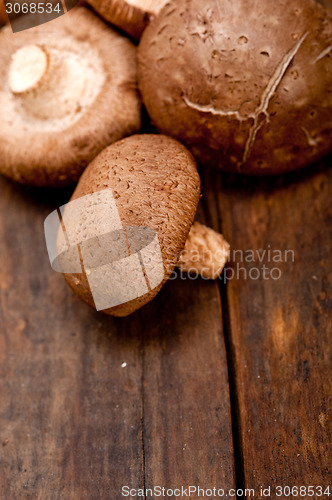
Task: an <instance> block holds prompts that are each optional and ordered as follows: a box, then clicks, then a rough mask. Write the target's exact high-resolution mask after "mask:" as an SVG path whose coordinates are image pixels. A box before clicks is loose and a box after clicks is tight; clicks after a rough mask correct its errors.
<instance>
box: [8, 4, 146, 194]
mask: <svg viewBox="0 0 332 500" xmlns="http://www.w3.org/2000/svg"><path fill="white" fill-rule="evenodd" d="M49 26H50V29H49V30H47V31H46V30H45V27H43V26H42V27H37V28H33V29H30V30H27V31H23V32H20V33H15V34H13V33H12V32H11V29H10V27H5V28H3V29H2V30H1V32H0V61H1V64H0V108H1V130H0V158H1V161H0V171H1V172H2V173H3V174H5V175H7V176H9V177H11V178H13V179H14V180H16V181H19V182H22V183H25V184H32V185H36V186H61V185H66V184H71V183H73V182H76V181H77V180H78V178H79V176H80V175H81V173H82V171H83V170H84V168H85V166H86V165H87V164H88V163H89V162H90V161H91V160H92V159H93V158H94V157H95V156H96V155H97V154H98V153H99V152H100V151H101V150H102V149H103V148H105V147H106V146H107V145H109V144H111V143H113V142H115V141H117V140H119V139H120V138H122V137H125V136H126V135H130V134H131V133H134V132H136V131H138V130H139V128H140V120H141V105H140V100H139V97H138V94H137V88H136V86H137V85H136V80H137V75H136V48H135V47H134V45H133V44H132V43H131V42H130V41H129V40H128V39H127V38H125V37H122V36H121V35H119V34H118V33H116V32H115V31H113V30H111V29H110V28H109V27H108V26H106V25H105V24H104V23H103V22H102V21H101V20H100V19H98V18H96V16H94V15H93V14H92V13H91V12H89V11H88V10H87V9H85V8H76V9H74V10H72V11H71V12H69V13H67V14H66V15H65V16H62V17H61V18H59V19H56V20H54V21H52V22H51V23H49ZM51 26H52V29H51Z"/></svg>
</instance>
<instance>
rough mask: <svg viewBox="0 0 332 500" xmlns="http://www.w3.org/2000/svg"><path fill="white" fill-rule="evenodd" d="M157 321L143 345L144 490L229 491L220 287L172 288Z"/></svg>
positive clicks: (203, 284) (184, 285) (230, 463)
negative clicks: (190, 487)
mask: <svg viewBox="0 0 332 500" xmlns="http://www.w3.org/2000/svg"><path fill="white" fill-rule="evenodd" d="M174 285H177V286H176V289H175V286H174ZM175 317H176V318H177V319H176V322H174V318H175ZM159 318H160V323H159V324H156V325H155V327H154V328H152V329H150V331H149V333H148V335H147V336H146V338H145V343H144V360H145V363H144V449H145V470H146V486H147V488H152V486H153V485H165V486H166V485H168V486H169V487H171V488H175V487H177V488H179V487H181V486H182V485H183V486H185V487H186V486H188V485H193V486H200V487H202V488H211V487H212V488H213V487H219V488H227V489H228V488H232V487H233V486H234V485H235V482H234V468H233V451H232V437H231V424H230V418H231V415H230V408H229V394H228V380H227V362H226V355H225V346H224V342H223V336H222V328H221V308H220V301H219V297H218V289H217V284H216V283H213V282H207V281H205V282H204V281H203V280H201V279H199V280H197V281H194V282H191V281H190V280H188V279H186V280H185V281H181V280H179V281H178V282H177V283H175V282H170V283H168V284H167V285H166V287H165V289H164V301H163V302H160V308H159ZM160 324H161V325H162V327H160ZM170 498H172V497H170ZM191 498H199V496H198V495H197V494H194V495H192V496H191Z"/></svg>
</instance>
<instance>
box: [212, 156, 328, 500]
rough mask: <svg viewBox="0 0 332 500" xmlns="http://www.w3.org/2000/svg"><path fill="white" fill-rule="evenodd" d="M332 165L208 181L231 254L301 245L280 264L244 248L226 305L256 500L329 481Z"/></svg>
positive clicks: (242, 460) (240, 457) (238, 431)
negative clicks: (264, 490)
mask: <svg viewBox="0 0 332 500" xmlns="http://www.w3.org/2000/svg"><path fill="white" fill-rule="evenodd" d="M331 165H332V161H331V160H327V161H326V162H325V166H324V165H321V166H319V167H316V168H313V169H311V170H308V171H305V172H302V173H296V174H293V175H291V176H287V177H283V178H274V179H261V180H258V179H250V178H248V179H245V178H239V177H232V176H224V177H223V178H221V177H220V176H214V175H213V176H212V177H210V178H207V180H206V182H205V190H206V192H207V195H208V196H207V197H208V201H206V202H205V204H206V205H207V206H210V207H212V208H210V214H212V215H211V216H210V217H211V219H212V220H214V219H215V216H213V213H216V212H218V213H219V214H220V217H221V219H220V226H222V228H223V231H224V234H225V236H226V238H227V239H228V241H229V242H230V243H231V247H232V249H233V250H237V249H239V250H242V251H245V250H253V251H257V250H259V249H265V250H269V249H270V250H271V252H272V251H274V250H279V251H281V252H285V251H286V250H292V251H294V262H293V261H292V260H293V259H292V257H291V255H290V254H287V255H288V262H285V254H284V253H283V254H282V255H283V260H284V262H274V261H273V258H277V255H278V259H280V254H276V253H273V257H272V256H270V259H269V258H268V255H266V256H265V258H264V260H263V262H259V260H258V258H257V257H256V262H245V261H241V255H240V254H239V253H237V254H236V256H235V257H233V258H232V262H231V263H230V265H229V267H230V269H229V271H228V277H230V276H231V272H232V271H231V270H233V271H234V272H235V277H234V279H230V280H229V281H228V285H227V295H225V300H224V301H223V303H224V304H223V305H224V311H225V309H226V306H227V309H228V312H227V315H226V317H225V324H226V325H227V326H226V334H227V338H228V340H227V347H228V357H229V361H230V365H231V366H230V372H231V388H232V404H233V415H234V416H235V417H236V422H233V425H234V427H235V436H236V439H235V443H234V446H235V449H236V450H237V451H238V453H237V484H238V486H241V487H246V488H255V490H256V495H255V496H254V497H251V496H250V498H259V496H258V495H257V491H258V489H259V487H260V486H261V485H266V486H273V487H275V486H276V485H281V486H286V485H290V486H293V485H297V486H300V485H322V486H323V485H325V486H327V485H328V484H329V480H330V479H331V469H330V470H329V467H331V455H330V453H329V444H330V443H331V409H332V397H331V396H332V393H331V384H330V377H331V367H332V356H331V355H332V353H331V332H332V322H331V310H332V168H331ZM213 191H214V194H212V192H213ZM216 206H218V207H219V208H218V210H216V209H215V208H214V207H216ZM215 223H216V221H215ZM245 255H249V254H245ZM260 255H262V254H260ZM238 265H239V266H240V267H242V268H244V269H243V270H242V271H240V276H239V277H238V278H237V277H236V269H237V266H238ZM262 265H266V267H268V268H270V270H271V269H273V268H274V267H277V268H279V269H280V271H281V273H282V275H281V277H280V279H275V280H274V279H272V277H271V276H270V277H269V279H268V275H266V273H267V271H266V270H265V276H266V279H264V277H263V275H262V272H261V276H260V277H259V279H257V271H251V275H252V279H250V278H248V279H245V276H244V274H245V272H247V273H249V271H250V269H252V268H261V267H262ZM278 274H279V273H277V272H276V271H273V272H272V275H273V276H274V277H276V276H277V275H278ZM271 498H277V496H276V493H275V491H274V492H273V490H272V492H271ZM279 498H280V497H279ZM282 498H286V495H283V496H282ZM305 498H310V495H306V497H305ZM317 498H318V497H317ZM323 498H329V497H328V496H323Z"/></svg>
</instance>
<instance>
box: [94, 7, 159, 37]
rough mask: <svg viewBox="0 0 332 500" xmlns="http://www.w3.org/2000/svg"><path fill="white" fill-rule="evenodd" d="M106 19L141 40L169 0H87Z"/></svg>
mask: <svg viewBox="0 0 332 500" xmlns="http://www.w3.org/2000/svg"><path fill="white" fill-rule="evenodd" d="M86 1H87V3H88V4H89V5H91V7H93V8H94V9H95V11H96V12H98V14H99V15H100V16H101V17H103V18H104V19H105V20H106V21H108V22H110V23H112V24H114V25H115V26H117V27H118V28H120V29H122V30H123V31H125V32H126V33H128V35H130V36H131V37H133V38H134V39H136V40H139V39H140V37H141V35H142V33H143V31H144V29H145V28H146V26H147V24H148V22H149V21H150V19H153V17H154V16H156V15H157V14H158V13H159V12H160V10H161V9H162V8H163V7H164V5H166V3H167V1H168V0H86Z"/></svg>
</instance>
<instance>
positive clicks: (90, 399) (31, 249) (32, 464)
mask: <svg viewBox="0 0 332 500" xmlns="http://www.w3.org/2000/svg"><path fill="white" fill-rule="evenodd" d="M69 197H70V192H69V191H65V192H60V191H58V192H51V191H38V190H33V189H24V188H23V187H19V186H16V185H14V184H12V183H11V182H9V181H6V180H5V179H3V178H1V179H0V256H1V261H0V285H1V295H0V344H1V346H0V357H1V359H0V401H1V405H0V498H1V499H8V500H18V499H19V500H24V499H33V500H59V499H63V500H88V499H89V500H91V499H93V500H98V499H101V500H106V499H107V500H108V499H110V498H112V499H113V498H121V487H122V486H123V485H129V486H132V487H133V488H140V487H142V486H143V485H144V484H146V485H148V484H149V485H152V483H153V482H154V481H170V482H172V484H174V482H177V481H183V482H184V481H186V480H187V481H189V480H192V481H197V482H199V483H200V484H202V483H206V482H207V481H209V480H211V481H216V482H218V483H219V482H222V483H227V484H232V483H233V477H234V472H233V452H232V444H231V423H230V412H229V395H228V383H227V367H226V360H225V352H224V346H223V338H222V330H221V323H220V298H219V292H218V288H217V287H216V285H215V284H213V283H208V282H204V281H203V280H198V281H196V282H194V283H192V282H190V281H188V280H187V281H183V282H182V281H180V280H177V281H171V282H169V283H168V284H167V285H166V287H165V289H164V290H162V291H161V292H160V294H159V295H158V297H157V298H156V299H155V300H154V301H153V302H151V303H150V304H148V305H147V306H146V307H145V308H144V309H142V310H140V311H138V312H137V313H135V314H134V315H132V316H130V317H128V318H122V319H120V318H119V319H117V318H110V317H107V316H104V315H103V314H101V313H96V312H94V311H93V310H91V309H89V308H88V307H87V306H86V305H85V304H83V303H82V302H81V301H80V300H79V299H78V298H77V297H76V296H75V295H74V294H73V293H72V292H71V290H70V289H69V288H68V287H67V285H66V283H65V282H64V280H63V278H62V276H61V275H58V274H56V273H54V272H53V271H52V270H51V268H50V265H49V262H48V257H47V253H46V247H45V241H44V235H43V222H44V219H45V217H46V216H47V215H48V214H49V213H50V212H51V211H52V210H53V209H55V208H56V207H57V206H59V205H61V204H63V203H65V202H66V201H67V200H68V199H69ZM123 363H126V366H123V367H122V365H123ZM1 443H2V445H1ZM183 448H185V450H183ZM197 457H199V460H200V463H197ZM174 486H175V484H174Z"/></svg>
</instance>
